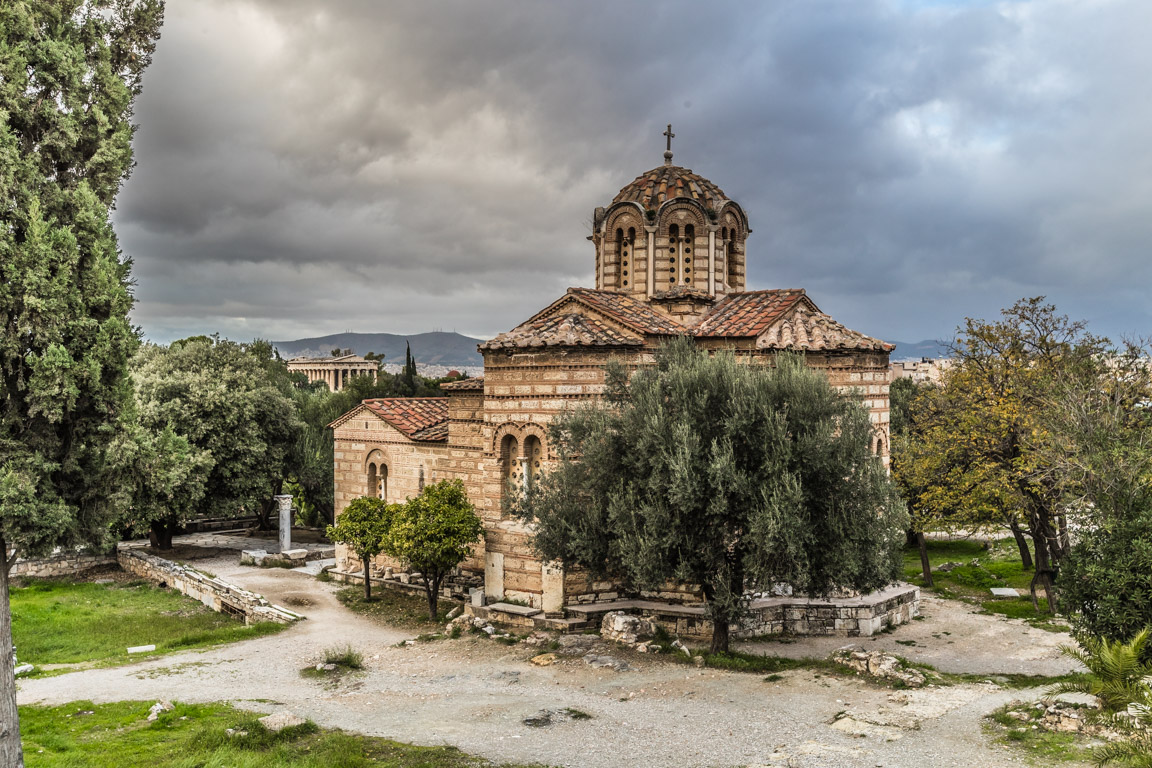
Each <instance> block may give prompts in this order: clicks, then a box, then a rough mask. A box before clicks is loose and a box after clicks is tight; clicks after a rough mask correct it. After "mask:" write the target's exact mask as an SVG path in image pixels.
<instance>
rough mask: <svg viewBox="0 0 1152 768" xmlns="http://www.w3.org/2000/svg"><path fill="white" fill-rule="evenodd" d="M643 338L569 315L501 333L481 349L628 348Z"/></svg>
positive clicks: (598, 321) (535, 321)
mask: <svg viewBox="0 0 1152 768" xmlns="http://www.w3.org/2000/svg"><path fill="white" fill-rule="evenodd" d="M643 343H644V339H643V338H642V337H640V336H637V335H634V334H630V333H629V334H625V333H620V332H619V331H617V330H616V329H614V328H612V327H611V326H609V325H607V324H606V323H604V322H603V321H601V320H600V319H598V318H596V317H591V316H588V315H581V314H579V313H578V312H569V313H567V314H563V315H550V316H548V317H538V318H533V319H532V320H529V321H528V322H527V323H522V324H521V325H518V326H517V327H516V328H514V329H512V330H511V331H509V332H508V333H502V334H500V335H499V336H497V337H496V338H494V339H492V341H490V342H488V343H486V344H484V345H483V346H484V348H485V349H509V348H526V347H628V346H639V345H641V344H643Z"/></svg>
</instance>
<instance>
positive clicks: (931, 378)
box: [888, 357, 952, 384]
mask: <svg viewBox="0 0 1152 768" xmlns="http://www.w3.org/2000/svg"><path fill="white" fill-rule="evenodd" d="M951 365H952V359H951V358H948V357H939V358H935V357H922V358H920V359H919V360H897V361H896V362H894V363H889V364H888V369H889V370H890V371H891V372H892V381H896V379H912V381H914V382H916V383H917V384H922V383H924V382H928V383H931V384H939V383H940V379H941V378H942V377H943V376H944V371H946V370H948V367H949V366H951Z"/></svg>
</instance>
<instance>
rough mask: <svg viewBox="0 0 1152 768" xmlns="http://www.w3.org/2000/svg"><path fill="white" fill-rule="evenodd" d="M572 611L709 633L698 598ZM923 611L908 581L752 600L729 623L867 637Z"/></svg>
mask: <svg viewBox="0 0 1152 768" xmlns="http://www.w3.org/2000/svg"><path fill="white" fill-rule="evenodd" d="M567 608H568V612H569V613H570V614H575V615H580V616H585V617H587V619H588V621H589V622H591V623H597V622H599V621H600V617H602V616H603V615H604V614H605V613H608V612H609V611H625V612H628V613H632V614H636V615H639V616H644V617H646V618H648V619H650V620H651V621H653V622H655V623H656V624H659V625H660V626H661V627H663V628H664V629H665V630H667V631H668V632H669V633H670V634H674V635H678V636H680V637H699V638H705V637H711V635H712V622H711V621H710V620H709V619H708V618H707V617H706V616H705V615H704V606H703V605H700V604H694V605H693V604H690V605H679V604H675V603H661V602H656V601H652V600H618V601H612V602H606V603H597V604H592V605H579V606H577V605H569V606H567ZM919 611H920V590H919V588H917V587H914V586H912V585H910V584H897V585H894V586H891V587H888V588H887V589H883V590H880V591H877V592H871V593H868V594H865V595H860V596H857V597H838V598H829V599H827V600H817V599H812V598H806V597H803V596H786V597H770V598H759V599H756V600H753V601H752V602H751V604H750V605H749V615H748V617H747V618H746V619H745V620H744V622H743V623H742V624H740V625H739V626H737V625H733V626H732V627H731V633H732V637H734V638H746V637H756V636H759V635H779V634H790V635H839V636H842V637H867V636H869V635H873V634H875V633H876V632H879V631H880V630H881V629H884V628H885V627H889V626H897V625H899V624H904V623H906V622H909V621H911V620H912V618H913V617H914V616H916V615H917V614H918V613H919Z"/></svg>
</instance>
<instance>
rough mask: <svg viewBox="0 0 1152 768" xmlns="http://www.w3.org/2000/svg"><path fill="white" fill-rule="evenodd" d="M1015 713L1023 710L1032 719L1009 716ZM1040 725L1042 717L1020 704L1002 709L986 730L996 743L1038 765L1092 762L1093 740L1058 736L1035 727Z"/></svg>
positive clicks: (1078, 736) (987, 724)
mask: <svg viewBox="0 0 1152 768" xmlns="http://www.w3.org/2000/svg"><path fill="white" fill-rule="evenodd" d="M1012 711H1023V712H1025V713H1026V714H1027V715H1028V716H1029V719H1027V720H1019V719H1017V718H1015V717H1012V716H1011V715H1009V714H1008V713H1009V712H1012ZM1037 722H1039V717H1038V716H1037V715H1036V710H1034V709H1031V708H1025V707H1021V706H1020V704H1019V702H1017V703H1014V704H1006V705H1005V706H1003V707H1000V708H999V709H997V710H996V711H995V712H993V713H991V714H990V715H988V716H987V718H986V719H985V721H984V723H985V730H987V731H988V732H989V733H991V734H992V735H993V737H995V738H996V740H997V741H999V742H1000V743H1002V744H1010V745H1011V746H1012V747H1013V748H1014V749H1018V750H1020V751H1021V752H1022V753H1023V754H1024V755H1025V756H1026V758H1027V759H1028V760H1029V761H1031V762H1033V763H1035V764H1037V765H1051V764H1053V763H1058V762H1081V761H1085V762H1086V761H1090V760H1091V758H1092V748H1091V747H1090V746H1089V744H1088V742H1090V741H1092V739H1090V738H1089V737H1086V736H1084V735H1081V734H1076V733H1056V732H1053V731H1048V730H1045V729H1044V728H1033V727H1032V726H1033V725H1034V724H1036V723H1037Z"/></svg>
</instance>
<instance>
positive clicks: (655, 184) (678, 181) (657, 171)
mask: <svg viewBox="0 0 1152 768" xmlns="http://www.w3.org/2000/svg"><path fill="white" fill-rule="evenodd" d="M678 197H687V198H689V199H692V200H695V201H696V202H698V203H700V204H701V205H703V206H704V207H705V208H713V207H718V202H719V201H721V200H727V199H728V196H727V195H725V194H724V191H723V190H721V189H720V187H718V186H716V185H715V184H713V183H712V182H710V181H708V179H706V178H704V177H703V176H701V175H699V174H697V173H693V172H692V171H691V170H689V169H688V168H681V167H680V166H678V165H661V166H660V167H658V168H653V169H652V170H650V171H648V172H647V173H642V174H640V175H639V176H637V177H636V179H635V180H633V181H632V182H630V183H629V184H627V185H626V186H625V187H624V188H623V189H621V190H620V192H619V193H617V195H616V197H614V198H612V203H613V205H615V204H616V203H622V202H631V203H639V204H640V206H641V207H642V208H645V209H652V210H655V209H657V208H659V207H660V206H661V205H663V204H664V203H665V202H666V201H668V200H673V199H675V198H678Z"/></svg>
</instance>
